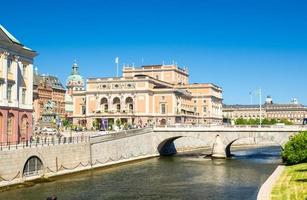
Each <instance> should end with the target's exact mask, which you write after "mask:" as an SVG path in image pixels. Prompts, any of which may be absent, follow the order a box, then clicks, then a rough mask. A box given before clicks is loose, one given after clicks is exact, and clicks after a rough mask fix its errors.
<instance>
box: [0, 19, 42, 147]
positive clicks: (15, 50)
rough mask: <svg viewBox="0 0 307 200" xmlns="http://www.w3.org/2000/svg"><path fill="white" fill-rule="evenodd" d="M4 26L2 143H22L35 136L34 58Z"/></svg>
mask: <svg viewBox="0 0 307 200" xmlns="http://www.w3.org/2000/svg"><path fill="white" fill-rule="evenodd" d="M35 56H36V52H34V51H33V50H31V49H29V48H27V47H25V46H24V45H22V44H21V43H20V42H19V41H18V40H17V39H16V38H15V37H14V36H12V35H11V34H10V33H9V32H8V31H7V30H6V29H5V28H4V27H3V26H1V25H0V142H1V143H19V142H21V141H25V140H28V139H29V138H30V137H31V134H32V112H33V105H32V102H33V100H32V99H33V58H34V57H35Z"/></svg>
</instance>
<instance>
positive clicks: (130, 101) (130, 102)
mask: <svg viewBox="0 0 307 200" xmlns="http://www.w3.org/2000/svg"><path fill="white" fill-rule="evenodd" d="M125 104H126V109H127V112H133V99H132V98H131V97H127V98H126V101H125Z"/></svg>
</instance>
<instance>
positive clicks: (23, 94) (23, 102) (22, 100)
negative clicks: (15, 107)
mask: <svg viewBox="0 0 307 200" xmlns="http://www.w3.org/2000/svg"><path fill="white" fill-rule="evenodd" d="M26 92H27V90H26V89H25V88H23V89H22V92H21V103H22V104H25V103H26Z"/></svg>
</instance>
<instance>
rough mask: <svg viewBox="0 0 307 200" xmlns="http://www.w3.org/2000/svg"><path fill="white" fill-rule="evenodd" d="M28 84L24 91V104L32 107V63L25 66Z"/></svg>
mask: <svg viewBox="0 0 307 200" xmlns="http://www.w3.org/2000/svg"><path fill="white" fill-rule="evenodd" d="M26 73H27V77H28V85H27V92H26V104H27V108H29V109H32V103H33V64H29V65H28V66H27V72H26Z"/></svg>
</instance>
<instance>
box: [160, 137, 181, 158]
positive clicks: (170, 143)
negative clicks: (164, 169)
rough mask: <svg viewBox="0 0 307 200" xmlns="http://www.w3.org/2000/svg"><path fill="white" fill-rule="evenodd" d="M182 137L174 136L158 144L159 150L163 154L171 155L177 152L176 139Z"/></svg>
mask: <svg viewBox="0 0 307 200" xmlns="http://www.w3.org/2000/svg"><path fill="white" fill-rule="evenodd" d="M178 138H180V137H174V138H170V139H167V140H165V141H163V142H161V143H160V144H159V146H158V152H159V154H160V155H161V156H171V155H174V154H176V153H177V149H176V146H175V144H174V141H175V140H176V139H178Z"/></svg>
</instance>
